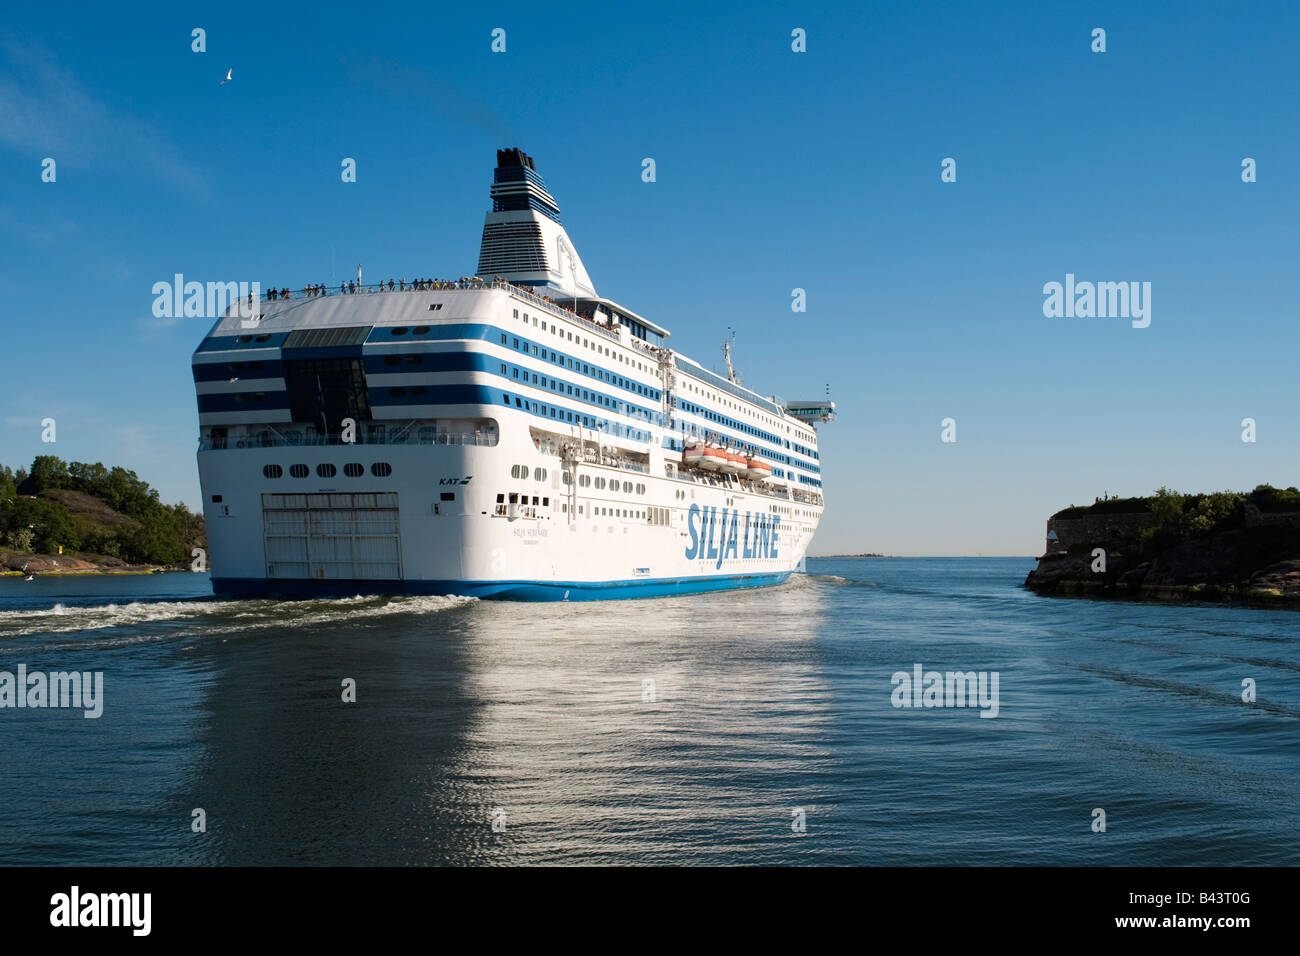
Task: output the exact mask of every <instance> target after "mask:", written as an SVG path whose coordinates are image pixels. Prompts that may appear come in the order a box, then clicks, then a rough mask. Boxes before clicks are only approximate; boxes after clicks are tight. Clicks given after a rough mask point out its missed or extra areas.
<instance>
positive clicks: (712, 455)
mask: <svg viewBox="0 0 1300 956" xmlns="http://www.w3.org/2000/svg"><path fill="white" fill-rule="evenodd" d="M700 450H701V451H702V452H704V454H703V456H701V458H700V467H701V468H703V469H704V470H705V471H718V470H719V469H721V468H722V463H723V462H724V461H726V460H727V459H726V453H725V452H724V451H723V450H722V449H721V448H715V447H713V446H712V445H705V446H704V447H703V448H701V449H700Z"/></svg>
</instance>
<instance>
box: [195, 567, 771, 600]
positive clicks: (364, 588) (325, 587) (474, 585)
mask: <svg viewBox="0 0 1300 956" xmlns="http://www.w3.org/2000/svg"><path fill="white" fill-rule="evenodd" d="M790 574H791V572H789V571H774V572H770V573H765V574H722V575H713V576H708V577H690V578H645V579H641V578H628V579H626V580H622V581H454V580H447V581H415V580H412V581H364V580H354V579H335V580H326V579H323V578H314V579H311V578H309V579H289V580H268V579H264V578H213V579H212V590H213V592H214V593H216V594H228V595H235V596H239V597H267V596H272V595H274V596H277V597H302V598H309V597H351V596H352V595H354V594H439V595H441V594H457V595H463V596H466V597H476V598H484V599H492V600H504V601H614V600H624V599H627V598H642V597H666V596H671V595H677V594H699V593H701V592H704V591H727V590H731V589H733V588H756V587H766V586H768V585H772V584H781V583H782V582H784V581H785V580H786V579H787V578H788V577H789V576H790Z"/></svg>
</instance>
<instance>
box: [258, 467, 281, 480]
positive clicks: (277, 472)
mask: <svg viewBox="0 0 1300 956" xmlns="http://www.w3.org/2000/svg"><path fill="white" fill-rule="evenodd" d="M283 474H284V469H283V468H281V467H280V466H279V465H263V466H262V476H263V477H265V478H279V477H281V476H282V475H283Z"/></svg>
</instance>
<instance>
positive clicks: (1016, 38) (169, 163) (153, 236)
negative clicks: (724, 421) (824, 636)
mask: <svg viewBox="0 0 1300 956" xmlns="http://www.w3.org/2000/svg"><path fill="white" fill-rule="evenodd" d="M985 6H986V5H982V4H922V3H897V4H887V5H870V6H861V5H858V4H848V3H842V4H825V5H819V7H818V9H816V10H811V9H810V8H809V7H808V6H806V5H802V4H761V3H760V4H754V3H746V4H727V5H723V6H720V7H714V8H710V9H704V8H703V5H697V4H689V5H687V4H683V5H673V4H663V3H655V4H645V5H631V6H627V7H626V8H624V7H623V6H622V5H620V6H619V7H618V8H617V9H614V8H611V7H608V6H607V5H603V4H592V5H587V6H584V5H565V4H545V5H537V4H522V5H521V4H511V3H502V4H493V5H491V7H490V8H489V9H479V8H475V7H473V6H472V5H458V6H456V7H447V8H441V9H439V8H434V7H431V6H429V5H410V6H409V7H405V8H384V9H382V10H381V9H375V10H372V9H370V8H367V7H364V6H362V7H358V6H357V5H354V4H334V5H332V4H329V3H318V4H313V5H311V6H310V7H303V8H302V12H301V13H294V12H286V11H281V10H279V9H278V7H275V8H273V7H272V6H271V5H265V4H261V5H253V4H247V5H245V4H238V3H223V4H220V5H192V6H189V5H184V4H169V5H159V6H157V7H154V8H143V7H142V8H140V12H133V13H123V12H122V10H121V8H120V7H104V6H100V7H96V8H87V7H84V6H82V5H69V6H66V7H65V6H63V5H59V4H51V5H38V6H33V5H27V6H19V7H15V8H13V9H11V10H10V11H8V12H7V14H6V22H5V24H4V26H3V27H0V280H2V281H3V284H4V289H5V295H4V300H3V306H2V307H0V309H2V311H0V323H3V341H4V343H5V348H4V359H3V363H2V364H0V368H2V369H3V385H4V387H3V389H0V461H3V462H5V463H8V464H11V465H17V464H21V463H25V462H29V461H30V460H31V458H32V457H33V456H34V455H36V454H42V453H54V454H57V455H59V456H60V457H62V458H65V459H76V460H87V461H95V460H103V461H105V462H108V463H114V464H123V465H126V466H127V467H130V468H133V469H134V470H135V471H137V472H138V473H139V474H140V476H141V477H142V478H144V479H145V480H147V481H149V482H150V483H152V484H154V485H155V486H157V487H158V488H159V489H160V490H161V491H162V494H163V497H164V498H165V499H167V500H169V501H174V500H184V501H185V502H187V503H189V504H190V505H191V506H195V507H197V505H198V503H199V490H198V480H197V475H196V472H195V465H194V448H195V442H196V439H197V432H198V424H197V413H196V410H195V402H194V395H193V387H192V383H191V379H190V374H189V356H190V354H191V353H192V351H193V349H194V348H195V346H196V345H197V344H198V342H199V341H200V339H201V338H202V337H203V335H204V333H205V332H206V330H207V326H208V324H209V322H208V321H207V320H203V319H180V320H175V321H170V322H160V321H158V320H156V319H154V318H153V316H152V314H151V306H152V303H153V296H152V294H151V291H150V290H151V287H152V285H153V283H154V282H157V281H160V280H163V281H169V280H170V278H171V276H172V275H173V274H174V273H176V272H182V273H184V274H185V276H186V277H187V278H190V279H197V280H200V281H207V280H221V281H225V280H240V279H246V280H257V281H260V282H262V283H263V285H264V286H265V285H269V284H272V283H274V284H277V285H288V286H291V287H293V288H298V287H301V286H302V285H304V284H305V283H308V282H317V281H321V282H327V283H330V282H337V280H338V279H341V278H347V277H348V276H349V275H355V270H356V265H357V263H358V262H360V263H361V264H362V265H363V266H364V267H365V274H366V276H367V277H368V278H371V279H374V278H378V277H380V276H381V275H382V276H384V277H387V276H394V277H401V276H407V277H410V276H415V275H435V276H456V275H461V274H468V273H472V272H473V270H474V267H475V264H476V261H477V254H478V242H479V234H480V231H481V229H482V221H483V213H484V212H485V211H486V210H487V208H488V206H489V203H488V186H489V184H490V181H491V169H492V166H493V165H494V163H495V153H494V151H495V150H496V149H497V148H500V147H505V146H515V145H518V146H521V147H523V148H524V149H525V150H526V151H528V152H529V153H530V154H531V155H532V156H534V157H535V159H536V161H537V165H538V169H539V171H540V172H541V173H542V175H543V176H544V177H545V178H546V181H547V184H548V186H549V187H550V189H551V191H552V193H553V194H554V195H555V196H556V198H557V200H558V201H559V203H560V206H561V209H562V214H563V218H564V222H565V225H566V227H567V228H568V230H569V233H570V235H571V236H572V238H573V240H574V243H575V245H576V246H577V248H578V250H579V251H580V252H581V254H582V257H583V259H584V262H585V264H586V266H587V268H588V270H589V271H590V273H591V275H592V278H593V280H594V281H595V283H596V286H597V288H598V289H599V290H600V292H601V293H602V294H604V295H607V296H609V297H611V298H613V299H616V300H618V301H620V302H623V303H624V304H626V305H627V306H628V307H629V308H631V309H634V310H636V311H637V312H639V313H641V314H643V315H645V316H647V317H649V318H652V319H654V320H655V321H657V322H659V323H661V324H663V325H665V326H667V327H668V328H669V329H671V330H672V331H673V339H672V344H673V345H674V346H676V347H677V348H678V349H680V350H681V351H683V352H684V353H685V354H687V355H689V356H692V357H694V358H696V359H698V360H700V361H703V362H704V363H705V364H706V365H709V366H713V367H717V366H719V365H720V364H721V353H720V351H719V343H720V342H721V341H722V340H723V338H724V337H725V336H726V334H727V329H728V327H734V328H735V329H736V330H737V346H736V362H737V365H738V368H739V370H740V371H741V373H742V374H743V375H744V377H745V382H746V384H747V385H750V386H751V387H754V388H756V389H757V390H758V391H761V392H764V393H769V394H770V393H773V392H775V393H776V394H779V395H781V396H783V397H786V398H818V397H821V396H822V395H823V394H824V392H825V387H826V385H827V384H828V383H829V385H830V386H831V392H832V396H833V397H834V398H835V400H836V401H837V402H838V404H839V408H840V419H839V421H837V422H835V423H834V424H832V425H830V426H827V427H825V428H823V430H822V459H823V465H824V469H825V475H824V477H825V483H826V486H825V491H826V497H827V500H828V508H827V514H826V519H825V521H824V523H823V526H822V529H821V531H820V532H819V533H818V538H817V540H816V542H815V543H814V553H830V552H846V551H847V552H858V551H881V552H886V553H891V554H1020V555H1030V554H1037V553H1039V552H1040V551H1041V548H1042V538H1043V531H1044V521H1045V519H1046V518H1047V516H1048V515H1049V514H1050V513H1051V512H1053V511H1055V510H1057V509H1058V508H1061V507H1064V506H1066V505H1069V504H1071V503H1084V502H1090V501H1092V499H1093V497H1094V496H1096V495H1100V494H1102V493H1103V492H1110V493H1112V494H1114V493H1121V494H1142V493H1149V492H1150V491H1152V490H1153V489H1155V488H1156V487H1158V486H1160V485H1162V484H1166V485H1170V486H1172V487H1176V488H1178V489H1180V490H1216V489H1222V488H1238V489H1249V488H1252V487H1254V486H1255V485H1256V484H1258V483H1260V482H1265V481H1267V482H1270V483H1273V484H1277V485H1290V484H1296V483H1298V482H1300V475H1297V470H1298V469H1297V463H1298V462H1300V401H1297V387H1296V356H1297V354H1300V330H1298V328H1297V317H1298V316H1297V302H1298V301H1300V295H1298V293H1300V268H1298V267H1297V266H1296V261H1295V259H1296V255H1295V254H1296V243H1295V239H1296V230H1297V225H1296V224H1297V223H1298V222H1300V201H1298V191H1297V182H1300V170H1297V165H1298V164H1300V142H1298V139H1300V136H1298V134H1297V129H1298V128H1300V127H1298V125H1297V116H1296V93H1295V91H1296V90H1297V89H1300V82H1298V81H1300V76H1298V75H1297V74H1300V58H1297V57H1296V56H1295V55H1294V48H1293V44H1294V38H1295V36H1296V35H1297V33H1298V31H1297V27H1300V10H1298V9H1297V8H1296V7H1295V6H1294V5H1291V4H1280V3H1279V4H1273V5H1264V4H1260V5H1250V6H1244V7H1243V6H1233V5H1224V4H1208V3H1207V4H1199V3H1197V4H1185V5H1179V6H1178V7H1177V8H1176V9H1175V8H1172V7H1171V6H1170V5H1168V4H1154V3H1153V4H1134V3H1122V4H1071V5H1068V6H1066V5H1060V9H1056V8H1055V7H1056V6H1057V5H1050V6H1052V7H1053V9H1043V8H1042V7H1046V6H1049V5H1041V4H1034V3H1026V4H1008V5H1000V6H999V7H998V8H997V9H996V10H992V9H985ZM194 27H202V28H204V29H205V30H206V31H207V52H206V53H194V52H192V51H191V49H190V47H191V36H190V31H191V30H192V29H193V28H194ZM496 27H501V28H504V29H505V30H506V52H505V53H504V54H494V53H492V52H491V50H490V44H491V31H492V30H493V29H494V28H496ZM796 27H801V28H803V29H805V30H806V31H807V37H808V40H807V47H808V50H807V52H806V53H794V52H792V51H791V39H790V34H791V30H793V29H794V28H796ZM1095 27H1102V28H1104V29H1105V30H1106V45H1107V50H1106V52H1105V53H1093V52H1092V51H1091V48H1090V47H1091V43H1092V38H1091V32H1092V30H1093V28H1095ZM227 69H233V71H234V73H233V77H234V78H233V81H232V82H231V83H229V84H226V85H225V86H220V85H218V81H219V80H220V79H221V77H222V76H224V75H225V72H226V70H227ZM47 156H49V157H53V158H54V159H55V160H56V162H57V164H58V165H57V177H58V178H57V181H56V182H54V183H43V182H41V161H42V159H43V158H44V157H47ZM344 157H353V158H355V159H356V161H357V167H358V176H357V182H356V183H351V184H344V183H343V182H342V181H341V179H340V175H339V173H340V163H341V161H342V159H343V158H344ZM645 157H652V158H654V160H655V162H656V167H657V181H656V182H654V183H645V182H642V180H641V162H642V159H643V158H645ZM945 157H953V158H954V159H955V160H956V161H957V181H956V182H955V183H942V182H940V163H941V161H942V160H943V159H944V158H945ZM1244 157H1252V158H1254V159H1255V160H1256V162H1257V168H1258V181H1257V182H1254V183H1249V184H1247V183H1243V182H1242V181H1241V161H1242V159H1243V158H1244ZM1066 273H1074V274H1075V275H1076V276H1077V277H1078V278H1079V279H1080V280H1092V281H1139V282H1150V283H1151V286H1152V302H1151V307H1152V308H1151V319H1152V321H1151V325H1150V327H1149V328H1145V329H1134V328H1132V327H1131V326H1130V324H1129V322H1127V321H1124V320H1117V319H1101V318H1091V319H1060V318H1045V317H1044V315H1043V308H1042V306H1043V300H1044V296H1043V292H1042V288H1043V285H1044V283H1046V282H1050V281H1058V282H1059V281H1063V280H1064V278H1065V275H1066ZM796 287H798V288H803V289H805V290H807V303H808V310H807V312H806V313H803V314H795V313H792V311H791V309H790V301H791V290H792V289H794V288H796ZM46 417H52V418H54V419H55V420H56V422H57V428H58V432H57V442H56V443H55V444H53V445H48V444H42V443H41V441H40V420H41V419H42V418H46ZM947 417H951V418H954V419H955V420H956V422H957V441H956V442H955V443H951V444H945V443H943V442H941V441H940V422H941V420H942V419H944V418H947ZM1245 417H1253V418H1255V419H1256V421H1257V422H1258V441H1257V442H1255V443H1253V444H1247V443H1243V442H1242V441H1241V420H1242V419H1243V418H1245Z"/></svg>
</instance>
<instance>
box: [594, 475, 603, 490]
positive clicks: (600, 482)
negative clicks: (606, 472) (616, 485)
mask: <svg viewBox="0 0 1300 956" xmlns="http://www.w3.org/2000/svg"><path fill="white" fill-rule="evenodd" d="M596 487H597V488H602V489H603V488H604V487H605V479H604V478H601V477H599V476H598V477H597V478H596Z"/></svg>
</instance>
